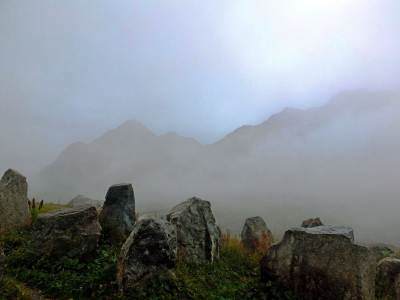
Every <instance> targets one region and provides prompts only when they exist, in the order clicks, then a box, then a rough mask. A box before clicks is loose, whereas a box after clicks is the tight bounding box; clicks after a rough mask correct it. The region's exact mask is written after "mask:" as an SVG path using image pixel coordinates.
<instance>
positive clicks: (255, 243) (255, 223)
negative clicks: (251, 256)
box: [241, 217, 273, 254]
mask: <svg viewBox="0 0 400 300" xmlns="http://www.w3.org/2000/svg"><path fill="white" fill-rule="evenodd" d="M241 238H242V243H243V246H244V247H245V248H246V249H247V250H249V251H250V252H256V251H258V252H260V253H264V254H266V253H267V252H268V249H269V248H270V247H271V246H272V242H273V237H272V233H271V231H270V230H269V229H268V227H267V224H265V221H264V220H263V218H261V217H252V218H248V219H246V221H245V223H244V226H243V229H242V233H241Z"/></svg>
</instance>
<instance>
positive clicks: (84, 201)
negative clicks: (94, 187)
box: [68, 195, 103, 208]
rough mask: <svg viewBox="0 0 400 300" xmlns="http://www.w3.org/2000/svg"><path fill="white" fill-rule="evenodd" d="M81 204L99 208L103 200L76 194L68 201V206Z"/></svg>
mask: <svg viewBox="0 0 400 300" xmlns="http://www.w3.org/2000/svg"><path fill="white" fill-rule="evenodd" d="M82 205H90V206H94V207H96V208H101V207H102V205H103V202H102V201H100V200H94V199H90V198H89V197H86V196H83V195H78V196H76V197H75V198H74V199H72V200H71V201H69V202H68V206H71V207H76V206H82Z"/></svg>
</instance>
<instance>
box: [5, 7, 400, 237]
mask: <svg viewBox="0 0 400 300" xmlns="http://www.w3.org/2000/svg"><path fill="white" fill-rule="evenodd" d="M399 14H400V4H399V2H398V1H395V0H392V1H389V0H381V1H374V0H363V1H362V0H352V1H345V0H336V1H330V0H329V1H319V0H300V1H299V0H296V1H294V0H287V1H272V0H250V1H245V2H243V1H236V0H234V1H225V0H223V1H209V0H206V1H204V0H203V1H175V0H174V1H168V2H165V1H158V0H154V1H125V0H121V1H106V0H99V1H83V0H72V1H62V2H61V1H51V0H39V1H28V2H27V1H22V0H12V1H11V0H5V1H1V2H0V128H1V129H0V141H1V144H0V145H1V147H0V171H5V170H6V169H7V168H10V167H12V168H15V169H17V170H19V171H21V172H22V173H24V174H26V175H27V176H28V179H29V182H30V187H31V192H30V193H31V195H32V196H33V195H35V196H39V197H43V198H44V199H45V200H46V201H55V202H66V201H68V200H70V199H72V198H73V197H74V196H76V195H77V194H84V195H87V196H90V197H92V198H97V199H103V198H104V194H105V192H106V190H107V187H108V186H109V185H111V184H114V183H117V182H132V183H134V186H135V193H136V196H137V205H138V208H139V211H141V212H145V211H154V210H157V211H162V210H166V209H168V208H169V207H170V206H171V205H173V204H176V203H177V202H179V201H182V200H184V199H186V198H188V197H190V196H193V195H197V196H200V197H204V198H206V199H208V200H210V201H212V203H213V206H214V207H215V210H216V213H217V215H218V217H219V220H220V223H221V225H222V226H223V228H224V229H227V228H230V229H232V230H234V231H236V232H237V231H238V230H239V229H240V227H241V225H242V223H243V221H244V219H245V218H246V217H248V216H253V215H262V216H263V217H264V218H265V219H266V221H267V224H268V225H269V226H270V227H271V229H272V230H273V231H274V233H275V234H276V235H277V236H279V235H280V234H282V232H283V230H284V229H285V228H287V227H289V226H292V225H298V224H299V223H300V222H301V220H302V219H304V218H308V217H313V216H320V217H321V218H322V219H323V221H325V222H327V223H332V224H344V225H350V226H353V227H354V228H355V230H356V236H357V237H358V238H359V239H360V240H362V241H380V242H388V243H392V244H398V243H399V242H398V241H399V240H400V236H399V234H398V233H397V232H396V230H395V228H398V227H399V225H400V224H399V222H400V221H397V219H398V218H397V214H396V213H397V211H398V208H399V207H398V206H399V204H398V203H399V202H398V198H399V197H400V188H399V185H398V184H397V182H398V178H400V176H399V175H400V174H399V173H400V171H399V168H398V166H399V165H400V164H399V163H400V158H399V155H398V153H399V150H400V149H399V148H400V147H399V146H400V145H399V143H400V141H399V138H398V137H399V136H400V135H399V133H400V132H399V131H400V124H399V122H400V121H399V120H400V110H399V100H400V97H399V92H398V91H399V90H400V56H399V55H398V53H400V40H399V39H398V37H399V36H400V16H399ZM286 107H290V109H285V108H286ZM128 120H133V121H128ZM121 124H122V125H121ZM113 128H114V129H113Z"/></svg>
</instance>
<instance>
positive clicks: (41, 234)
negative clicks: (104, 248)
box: [32, 206, 101, 258]
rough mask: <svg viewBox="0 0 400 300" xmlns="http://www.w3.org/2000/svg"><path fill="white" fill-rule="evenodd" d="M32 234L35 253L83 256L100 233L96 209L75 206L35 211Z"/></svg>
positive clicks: (95, 244)
mask: <svg viewBox="0 0 400 300" xmlns="http://www.w3.org/2000/svg"><path fill="white" fill-rule="evenodd" d="M32 235H33V240H34V242H35V245H36V249H37V252H38V254H42V255H46V256H52V257H56V258H58V257H62V256H67V257H73V258H85V257H87V256H88V255H89V254H91V253H92V252H93V251H95V250H96V248H97V245H98V241H99V239H100V236H101V227H100V223H99V220H98V212H97V209H96V208H95V207H94V206H79V207H75V208H68V209H63V210H59V211H56V212H50V213H47V214H43V215H39V217H38V219H37V220H36V222H35V223H34V225H33V233H32Z"/></svg>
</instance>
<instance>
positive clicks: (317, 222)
mask: <svg viewBox="0 0 400 300" xmlns="http://www.w3.org/2000/svg"><path fill="white" fill-rule="evenodd" d="M323 225H324V224H323V223H322V221H321V219H320V218H311V219H307V220H304V221H303V223H302V224H301V227H304V228H313V227H318V226H323Z"/></svg>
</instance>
